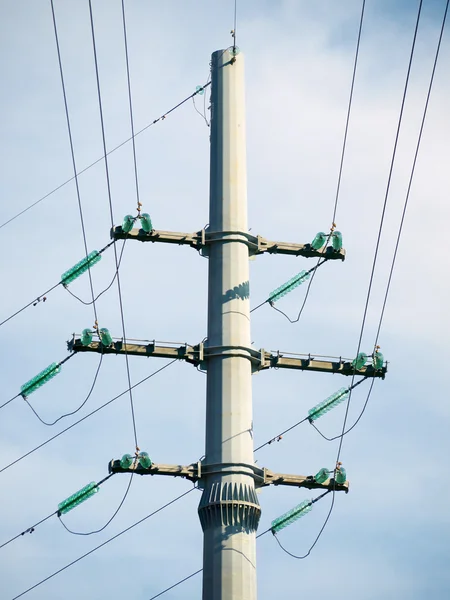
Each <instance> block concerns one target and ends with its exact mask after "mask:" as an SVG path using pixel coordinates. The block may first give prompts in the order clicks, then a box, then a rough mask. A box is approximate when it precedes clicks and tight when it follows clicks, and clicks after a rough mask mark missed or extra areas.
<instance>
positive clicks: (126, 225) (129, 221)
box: [122, 215, 134, 233]
mask: <svg viewBox="0 0 450 600" xmlns="http://www.w3.org/2000/svg"><path fill="white" fill-rule="evenodd" d="M133 225H134V217H132V216H131V215H125V216H124V218H123V223H122V231H123V232H124V233H129V232H130V231H131V230H132V229H133Z"/></svg>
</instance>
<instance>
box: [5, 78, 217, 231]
mask: <svg viewBox="0 0 450 600" xmlns="http://www.w3.org/2000/svg"><path fill="white" fill-rule="evenodd" d="M209 85H211V82H208V83H206V84H205V85H204V86H202V87H199V88H198V89H196V90H195V92H194V93H193V94H190V95H189V96H187V97H186V98H184V100H181V102H178V104H176V105H175V106H173V107H172V108H170V109H169V110H167V111H166V112H164V113H163V114H162V115H161V116H160V117H158V118H157V119H154V120H153V121H152V122H151V123H148V124H147V125H145V127H143V128H142V129H140V130H139V131H137V132H136V133H135V134H134V137H135V138H136V137H137V136H138V135H140V134H141V133H143V132H144V131H146V130H147V129H149V128H150V127H153V125H156V123H159V121H164V120H165V118H166V117H168V116H169V115H170V114H171V113H173V112H174V111H175V110H177V109H178V108H180V106H183V104H186V102H189V100H190V99H191V98H193V97H194V96H197V94H200V93H201V92H202V91H203V90H204V89H205V88H206V87H208V86H209ZM132 139H134V138H132V137H130V138H127V139H126V140H124V141H123V142H121V143H120V144H119V145H117V146H115V147H114V148H112V150H109V151H108V153H107V156H109V155H110V154H112V153H113V152H115V151H116V150H119V148H122V146H124V145H125V144H128V142H130V141H131V140H132ZM104 158H105V157H104V156H101V157H100V158H97V160H94V162H92V163H91V164H89V165H88V166H87V167H85V168H84V169H82V170H81V171H78V172H77V173H76V175H74V176H73V177H70V178H69V179H67V180H66V181H64V182H63V183H61V184H60V185H58V186H57V187H55V188H53V189H52V190H51V191H50V192H48V193H47V194H45V195H44V196H42V197H41V198H39V199H38V200H36V201H35V202H33V203H32V204H30V205H29V206H27V207H26V208H24V209H23V210H21V211H20V212H18V213H17V214H15V215H14V216H13V217H11V218H10V219H8V220H7V221H5V222H4V223H2V224H1V225H0V229H2V228H3V227H5V226H6V225H8V224H9V223H12V221H14V220H15V219H17V218H18V217H20V216H22V215H23V214H24V213H26V212H27V211H29V210H31V209H32V208H34V207H35V206H37V205H38V204H40V203H41V202H43V201H44V200H46V199H47V198H48V197H49V196H51V195H52V194H54V193H55V192H57V191H58V190H60V189H61V188H63V187H64V186H66V185H67V184H68V183H70V182H71V181H73V180H74V179H75V178H76V177H79V176H80V175H82V174H83V173H85V172H86V171H88V170H89V169H91V168H92V167H94V166H95V165H96V164H98V163H99V162H101V161H102V160H104Z"/></svg>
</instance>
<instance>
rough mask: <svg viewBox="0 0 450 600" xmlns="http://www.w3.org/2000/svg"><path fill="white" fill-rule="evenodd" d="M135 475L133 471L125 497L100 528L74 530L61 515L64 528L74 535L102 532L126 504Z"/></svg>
mask: <svg viewBox="0 0 450 600" xmlns="http://www.w3.org/2000/svg"><path fill="white" fill-rule="evenodd" d="M111 475H114V473H111ZM133 475H134V473H131V475H130V479H129V480H128V485H127V488H126V490H125V494H124V495H123V498H122V500H121V501H120V503H119V506H118V507H117V508H116V510H115V511H114V512H113V514H112V516H111V517H110V518H109V519H108V520H107V521H106V523H105V524H104V525H103V527H100V528H99V529H95V530H93V531H86V532H84V531H72V529H69V527H67V525H66V524H65V523H64V521H63V520H62V519H61V516H60V515H59V522H60V523H61V525H62V526H63V527H64V529H65V530H66V531H68V532H69V533H71V534H72V535H93V534H95V533H100V532H101V531H103V530H105V529H106V528H107V527H108V525H109V524H110V523H111V522H112V521H113V520H114V519H115V518H116V516H117V514H118V512H119V511H120V509H121V508H122V506H123V505H124V503H125V500H126V498H127V496H128V493H129V491H130V487H131V482H132V481H133Z"/></svg>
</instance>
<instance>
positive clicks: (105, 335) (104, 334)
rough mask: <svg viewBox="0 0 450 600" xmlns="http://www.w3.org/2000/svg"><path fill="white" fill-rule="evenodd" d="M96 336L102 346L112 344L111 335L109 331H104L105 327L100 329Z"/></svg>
mask: <svg viewBox="0 0 450 600" xmlns="http://www.w3.org/2000/svg"><path fill="white" fill-rule="evenodd" d="M98 334H99V336H100V341H101V342H102V344H103V345H104V346H106V347H108V346H111V344H112V343H113V339H112V337H111V334H110V333H109V330H108V329H106V327H102V328H101V329H100V330H99V332H98Z"/></svg>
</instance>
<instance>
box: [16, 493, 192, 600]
mask: <svg viewBox="0 0 450 600" xmlns="http://www.w3.org/2000/svg"><path fill="white" fill-rule="evenodd" d="M195 489H196V488H195V487H192V488H191V489H190V490H188V491H187V492H184V493H183V494H180V495H179V496H177V497H176V498H174V499H173V500H170V502H166V504H163V506H160V507H159V508H158V509H156V510H154V511H153V512H151V513H150V514H148V515H147V516H146V517H143V518H142V519H140V520H139V521H136V522H135V523H133V524H132V525H130V526H129V527H127V528H126V529H123V530H122V531H119V533H116V535H113V536H112V537H110V538H108V539H107V540H105V541H104V542H102V543H101V544H99V545H98V546H95V548H92V550H89V552H86V553H85V554H82V555H81V556H79V557H78V558H76V559H75V560H72V561H71V562H70V563H68V564H67V565H65V566H64V567H61V569H58V570H57V571H54V572H53V573H52V574H51V575H48V576H47V577H45V578H44V579H41V580H40V581H38V583H35V584H34V585H32V586H31V587H29V588H28V589H26V590H25V591H23V592H21V593H20V594H18V595H17V596H14V598H12V600H17V599H18V598H21V597H22V596H25V594H28V592H31V590H34V589H35V588H37V587H39V586H40V585H42V584H43V583H45V582H47V581H48V580H49V579H52V578H53V577H55V576H56V575H59V573H61V572H62V571H65V570H66V569H68V568H69V567H72V566H73V565H74V564H76V563H78V562H79V561H80V560H83V558H86V556H90V555H91V554H93V553H94V552H96V551H97V550H99V549H100V548H103V546H106V544H109V543H110V542H112V541H113V540H115V539H117V538H118V537H120V536H121V535H123V534H124V533H127V532H128V531H130V530H131V529H133V528H134V527H136V526H137V525H140V524H141V523H143V522H144V521H146V520H147V519H149V518H150V517H153V516H154V515H156V514H157V513H159V512H161V511H162V510H164V509H165V508H167V507H168V506H170V505H171V504H174V503H175V502H177V501H178V500H181V498H184V496H187V495H188V494H190V493H191V492H193V491H194V490H195Z"/></svg>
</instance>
